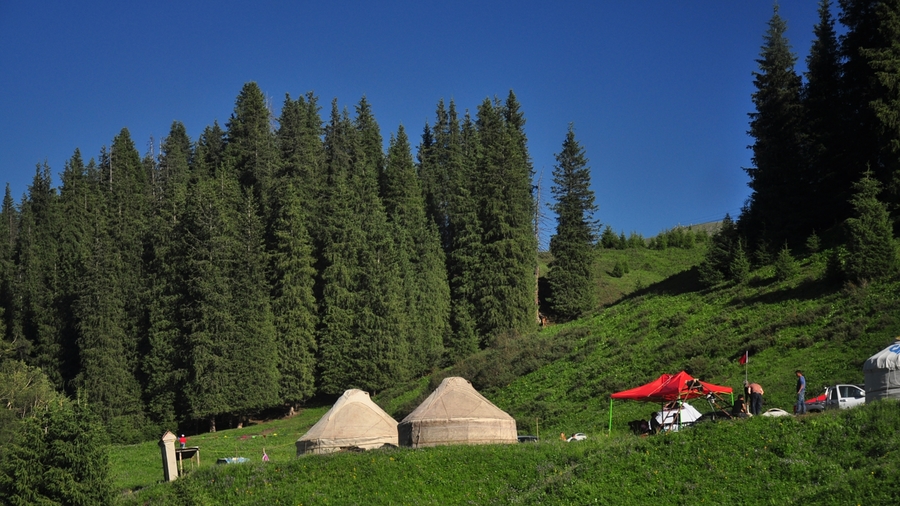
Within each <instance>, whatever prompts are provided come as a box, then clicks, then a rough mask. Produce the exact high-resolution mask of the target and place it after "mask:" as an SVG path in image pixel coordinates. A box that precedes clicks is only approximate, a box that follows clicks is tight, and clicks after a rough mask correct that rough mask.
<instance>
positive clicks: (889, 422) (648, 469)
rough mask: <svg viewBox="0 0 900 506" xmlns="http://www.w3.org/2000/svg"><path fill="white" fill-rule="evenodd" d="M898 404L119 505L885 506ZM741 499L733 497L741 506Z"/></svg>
mask: <svg viewBox="0 0 900 506" xmlns="http://www.w3.org/2000/svg"><path fill="white" fill-rule="evenodd" d="M898 450H900V404H898V403H896V402H882V403H877V404H872V405H866V406H864V407H861V408H857V409H853V410H849V411H843V412H829V413H825V414H821V415H808V416H806V417H803V418H793V417H786V418H765V417H756V418H752V419H748V420H738V421H732V422H719V423H709V424H707V425H701V426H697V427H694V428H691V429H686V430H683V431H681V432H678V433H674V434H669V435H664V436H653V437H649V438H640V437H634V436H627V437H612V438H606V437H595V438H590V439H588V440H586V441H581V442H578V443H564V442H560V441H556V440H552V439H551V440H546V441H542V442H539V443H536V444H517V445H495V446H474V447H465V446H448V447H437V448H427V449H419V450H410V449H402V448H401V449H395V450H389V451H382V450H379V451H370V452H366V453H362V454H333V455H319V456H305V457H301V458H296V459H292V460H290V461H288V462H284V463H282V462H270V463H268V464H263V463H261V462H254V463H250V464H243V465H232V466H219V467H207V468H205V469H202V470H200V471H197V472H194V473H192V474H191V475H189V476H188V477H186V478H185V479H180V480H178V481H176V482H175V483H174V484H160V485H154V486H151V487H148V488H147V489H145V490H142V491H141V492H140V493H139V494H137V495H133V496H127V497H123V498H122V500H121V501H120V502H121V503H123V504H145V505H153V504H188V505H206V504H210V505H211V504H302V505H318V504H366V505H381V504H385V505H387V504H411V505H429V504H434V505H446V504H578V505H582V504H626V505H627V504H660V503H664V504H672V503H674V504H685V503H690V504H729V503H735V502H736V503H738V504H763V503H765V504H804V503H812V502H815V503H817V504H892V503H894V502H895V499H896V497H895V493H896V491H895V487H894V485H895V484H896V482H897V479H898V478H900V468H898V467H897V466H896V462H897V461H898V459H900V453H898ZM736 498H738V499H736Z"/></svg>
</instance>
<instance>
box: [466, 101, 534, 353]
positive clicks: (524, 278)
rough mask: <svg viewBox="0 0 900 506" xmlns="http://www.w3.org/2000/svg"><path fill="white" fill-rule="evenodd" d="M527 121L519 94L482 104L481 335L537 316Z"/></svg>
mask: <svg viewBox="0 0 900 506" xmlns="http://www.w3.org/2000/svg"><path fill="white" fill-rule="evenodd" d="M511 96H512V95H511ZM523 124H524V120H523V119H522V118H521V114H520V113H519V112H518V110H517V107H516V103H515V101H514V96H512V100H510V101H508V104H507V106H506V107H503V106H499V105H498V106H494V105H493V104H492V103H491V101H490V100H487V99H485V101H484V102H482V104H481V105H480V106H479V107H478V121H477V127H478V139H479V143H478V155H477V157H476V165H475V167H476V183H477V186H476V188H475V191H476V192H477V193H475V201H476V202H477V203H478V216H479V223H480V225H481V231H482V237H483V238H482V241H481V253H482V256H481V264H480V266H479V271H480V273H479V274H478V277H477V278H476V287H475V298H474V300H475V301H476V306H475V307H476V311H478V313H477V318H476V321H477V322H478V328H479V331H480V333H481V336H482V339H485V338H489V337H491V336H494V335H496V334H497V333H498V332H503V331H506V330H511V329H512V330H517V331H525V330H527V329H529V328H530V327H531V326H532V325H534V324H535V321H536V315H537V313H536V307H537V305H536V301H535V278H534V274H535V264H536V251H537V240H536V238H535V235H534V223H533V219H534V200H533V197H532V194H531V190H532V184H531V170H530V167H531V166H530V161H529V159H528V156H527V150H525V149H524V142H525V137H524V132H523V131H522V130H521V127H522V125H523Z"/></svg>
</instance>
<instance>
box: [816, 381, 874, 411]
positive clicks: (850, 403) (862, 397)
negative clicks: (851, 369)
mask: <svg viewBox="0 0 900 506" xmlns="http://www.w3.org/2000/svg"><path fill="white" fill-rule="evenodd" d="M825 395H826V396H827V397H826V399H825V409H848V408H852V407H854V406H859V405H860V404H865V403H866V389H865V387H863V386H862V385H835V386H833V387H828V389H826V390H825Z"/></svg>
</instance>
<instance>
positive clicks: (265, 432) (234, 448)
mask: <svg viewBox="0 0 900 506" xmlns="http://www.w3.org/2000/svg"><path fill="white" fill-rule="evenodd" d="M328 409H330V406H326V407H319V408H312V409H304V410H302V411H301V412H300V413H298V414H297V415H295V416H293V417H291V418H286V419H282V420H275V421H272V422H267V423H264V424H259V425H251V426H249V427H244V428H242V429H232V430H222V431H218V432H213V433H208V434H199V435H196V436H191V437H190V438H188V441H187V446H199V447H200V466H199V468H197V467H196V466H195V467H194V469H204V468H209V467H215V466H216V460H217V459H219V458H226V457H245V458H248V459H250V460H251V461H262V455H263V450H265V452H266V454H267V455H268V456H269V459H270V460H269V461H270V462H271V463H284V462H289V461H291V460H293V459H294V458H295V457H296V455H297V448H296V446H295V445H294V443H295V442H296V441H297V439H299V438H300V437H301V436H302V435H303V434H304V433H306V431H307V430H309V428H310V427H312V426H313V425H314V424H315V423H316V422H317V421H319V418H321V417H322V415H324V414H325V412H327V411H328ZM176 444H177V443H176ZM110 464H111V468H112V476H113V487H114V488H115V490H117V491H119V492H121V493H123V494H125V495H128V494H130V493H132V492H134V491H136V490H140V489H142V488H144V487H147V486H150V485H152V484H154V483H157V482H160V481H162V479H163V472H162V457H161V454H160V450H159V446H158V442H157V441H148V442H145V443H140V444H134V445H113V446H112V448H111V451H110ZM184 466H185V467H186V468H188V470H190V467H189V466H190V462H184Z"/></svg>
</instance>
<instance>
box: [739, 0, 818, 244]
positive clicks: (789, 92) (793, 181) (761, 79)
mask: <svg viewBox="0 0 900 506" xmlns="http://www.w3.org/2000/svg"><path fill="white" fill-rule="evenodd" d="M786 30H787V24H786V23H785V21H784V20H783V19H782V18H781V16H779V15H778V6H777V5H776V6H775V12H774V14H773V15H772V18H771V19H770V20H769V29H768V31H767V32H766V35H765V37H764V41H765V42H764V44H763V46H762V50H761V52H760V59H759V60H757V63H758V64H759V72H755V73H754V76H755V79H754V86H755V87H756V91H755V92H754V93H753V103H754V105H755V106H756V112H753V113H750V132H749V133H750V135H751V136H752V137H753V138H754V139H755V142H754V143H753V146H752V148H753V163H754V165H755V167H752V168H748V169H745V170H746V172H747V174H748V175H749V176H750V182H749V183H748V184H749V186H750V188H751V189H752V190H753V192H752V194H751V195H750V198H749V199H748V205H747V207H746V209H745V210H744V212H742V214H741V218H740V220H739V228H740V229H741V230H742V233H743V234H744V235H745V236H746V237H747V239H748V243H749V244H758V243H760V242H762V241H766V242H769V243H773V242H778V243H781V242H784V241H785V240H787V241H794V240H798V238H800V237H806V236H807V235H808V234H809V232H810V231H811V230H812V225H811V221H812V218H811V217H810V216H809V213H810V209H811V202H810V195H811V192H810V178H809V176H808V174H807V170H806V167H807V166H808V165H807V164H806V161H805V159H804V157H803V152H804V151H803V146H804V141H803V131H802V128H801V127H802V123H801V122H802V117H803V115H802V111H803V110H802V105H801V102H800V91H801V80H800V76H798V75H797V73H796V72H795V71H794V63H795V62H796V56H795V55H794V54H793V53H792V52H791V47H790V44H789V43H788V40H787V38H785V32H786Z"/></svg>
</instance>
